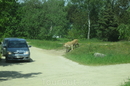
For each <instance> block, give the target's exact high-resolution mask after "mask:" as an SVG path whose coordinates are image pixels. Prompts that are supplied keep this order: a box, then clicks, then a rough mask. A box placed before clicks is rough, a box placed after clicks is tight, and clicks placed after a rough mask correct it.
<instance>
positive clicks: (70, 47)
mask: <svg viewBox="0 0 130 86" xmlns="http://www.w3.org/2000/svg"><path fill="white" fill-rule="evenodd" d="M77 45H78V46H79V43H78V39H74V40H73V41H71V42H67V43H65V44H64V47H65V48H66V52H69V51H70V50H73V49H74V48H76V47H77Z"/></svg>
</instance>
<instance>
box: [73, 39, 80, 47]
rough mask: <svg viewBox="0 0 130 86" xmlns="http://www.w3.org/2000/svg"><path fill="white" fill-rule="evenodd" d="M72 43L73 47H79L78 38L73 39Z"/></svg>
mask: <svg viewBox="0 0 130 86" xmlns="http://www.w3.org/2000/svg"><path fill="white" fill-rule="evenodd" d="M72 43H73V46H74V48H76V47H77V46H78V47H79V43H78V39H74V40H73V41H72Z"/></svg>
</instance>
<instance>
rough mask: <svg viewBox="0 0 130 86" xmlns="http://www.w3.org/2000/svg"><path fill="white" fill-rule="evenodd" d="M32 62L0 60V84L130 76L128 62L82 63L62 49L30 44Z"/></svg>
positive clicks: (62, 85)
mask: <svg viewBox="0 0 130 86" xmlns="http://www.w3.org/2000/svg"><path fill="white" fill-rule="evenodd" d="M30 49H31V58H32V59H33V61H32V62H12V63H5V60H4V57H3V58H2V61H1V62H0V86H120V85H121V84H122V83H124V81H127V79H128V78H129V77H130V64H121V65H109V66H96V67H94V66H83V65H79V64H78V63H75V62H72V61H70V60H68V59H66V58H64V57H63V56H62V55H63V53H64V51H55V50H42V49H39V48H35V47H32V48H30Z"/></svg>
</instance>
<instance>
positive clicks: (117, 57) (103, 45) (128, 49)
mask: <svg viewBox="0 0 130 86" xmlns="http://www.w3.org/2000/svg"><path fill="white" fill-rule="evenodd" d="M97 52H98V53H103V54H105V55H106V56H105V57H102V58H101V57H94V53H97ZM65 57H66V58H68V59H71V60H73V61H76V62H78V63H80V64H84V65H109V64H121V63H130V43H129V42H113V43H112V42H87V43H82V44H81V46H80V47H79V48H77V49H75V50H74V51H71V52H70V53H67V54H66V55H65Z"/></svg>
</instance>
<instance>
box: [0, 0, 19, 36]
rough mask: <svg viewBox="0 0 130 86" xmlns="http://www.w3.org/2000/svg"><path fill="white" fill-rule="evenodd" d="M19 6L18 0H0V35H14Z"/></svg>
mask: <svg viewBox="0 0 130 86" xmlns="http://www.w3.org/2000/svg"><path fill="white" fill-rule="evenodd" d="M17 8H18V3H17V2H16V0H11V1H10V0H1V1H0V28H1V29H0V36H1V37H6V36H14V35H13V31H14V29H16V26H17V17H16V15H17V13H16V12H17V11H16V10H17Z"/></svg>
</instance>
